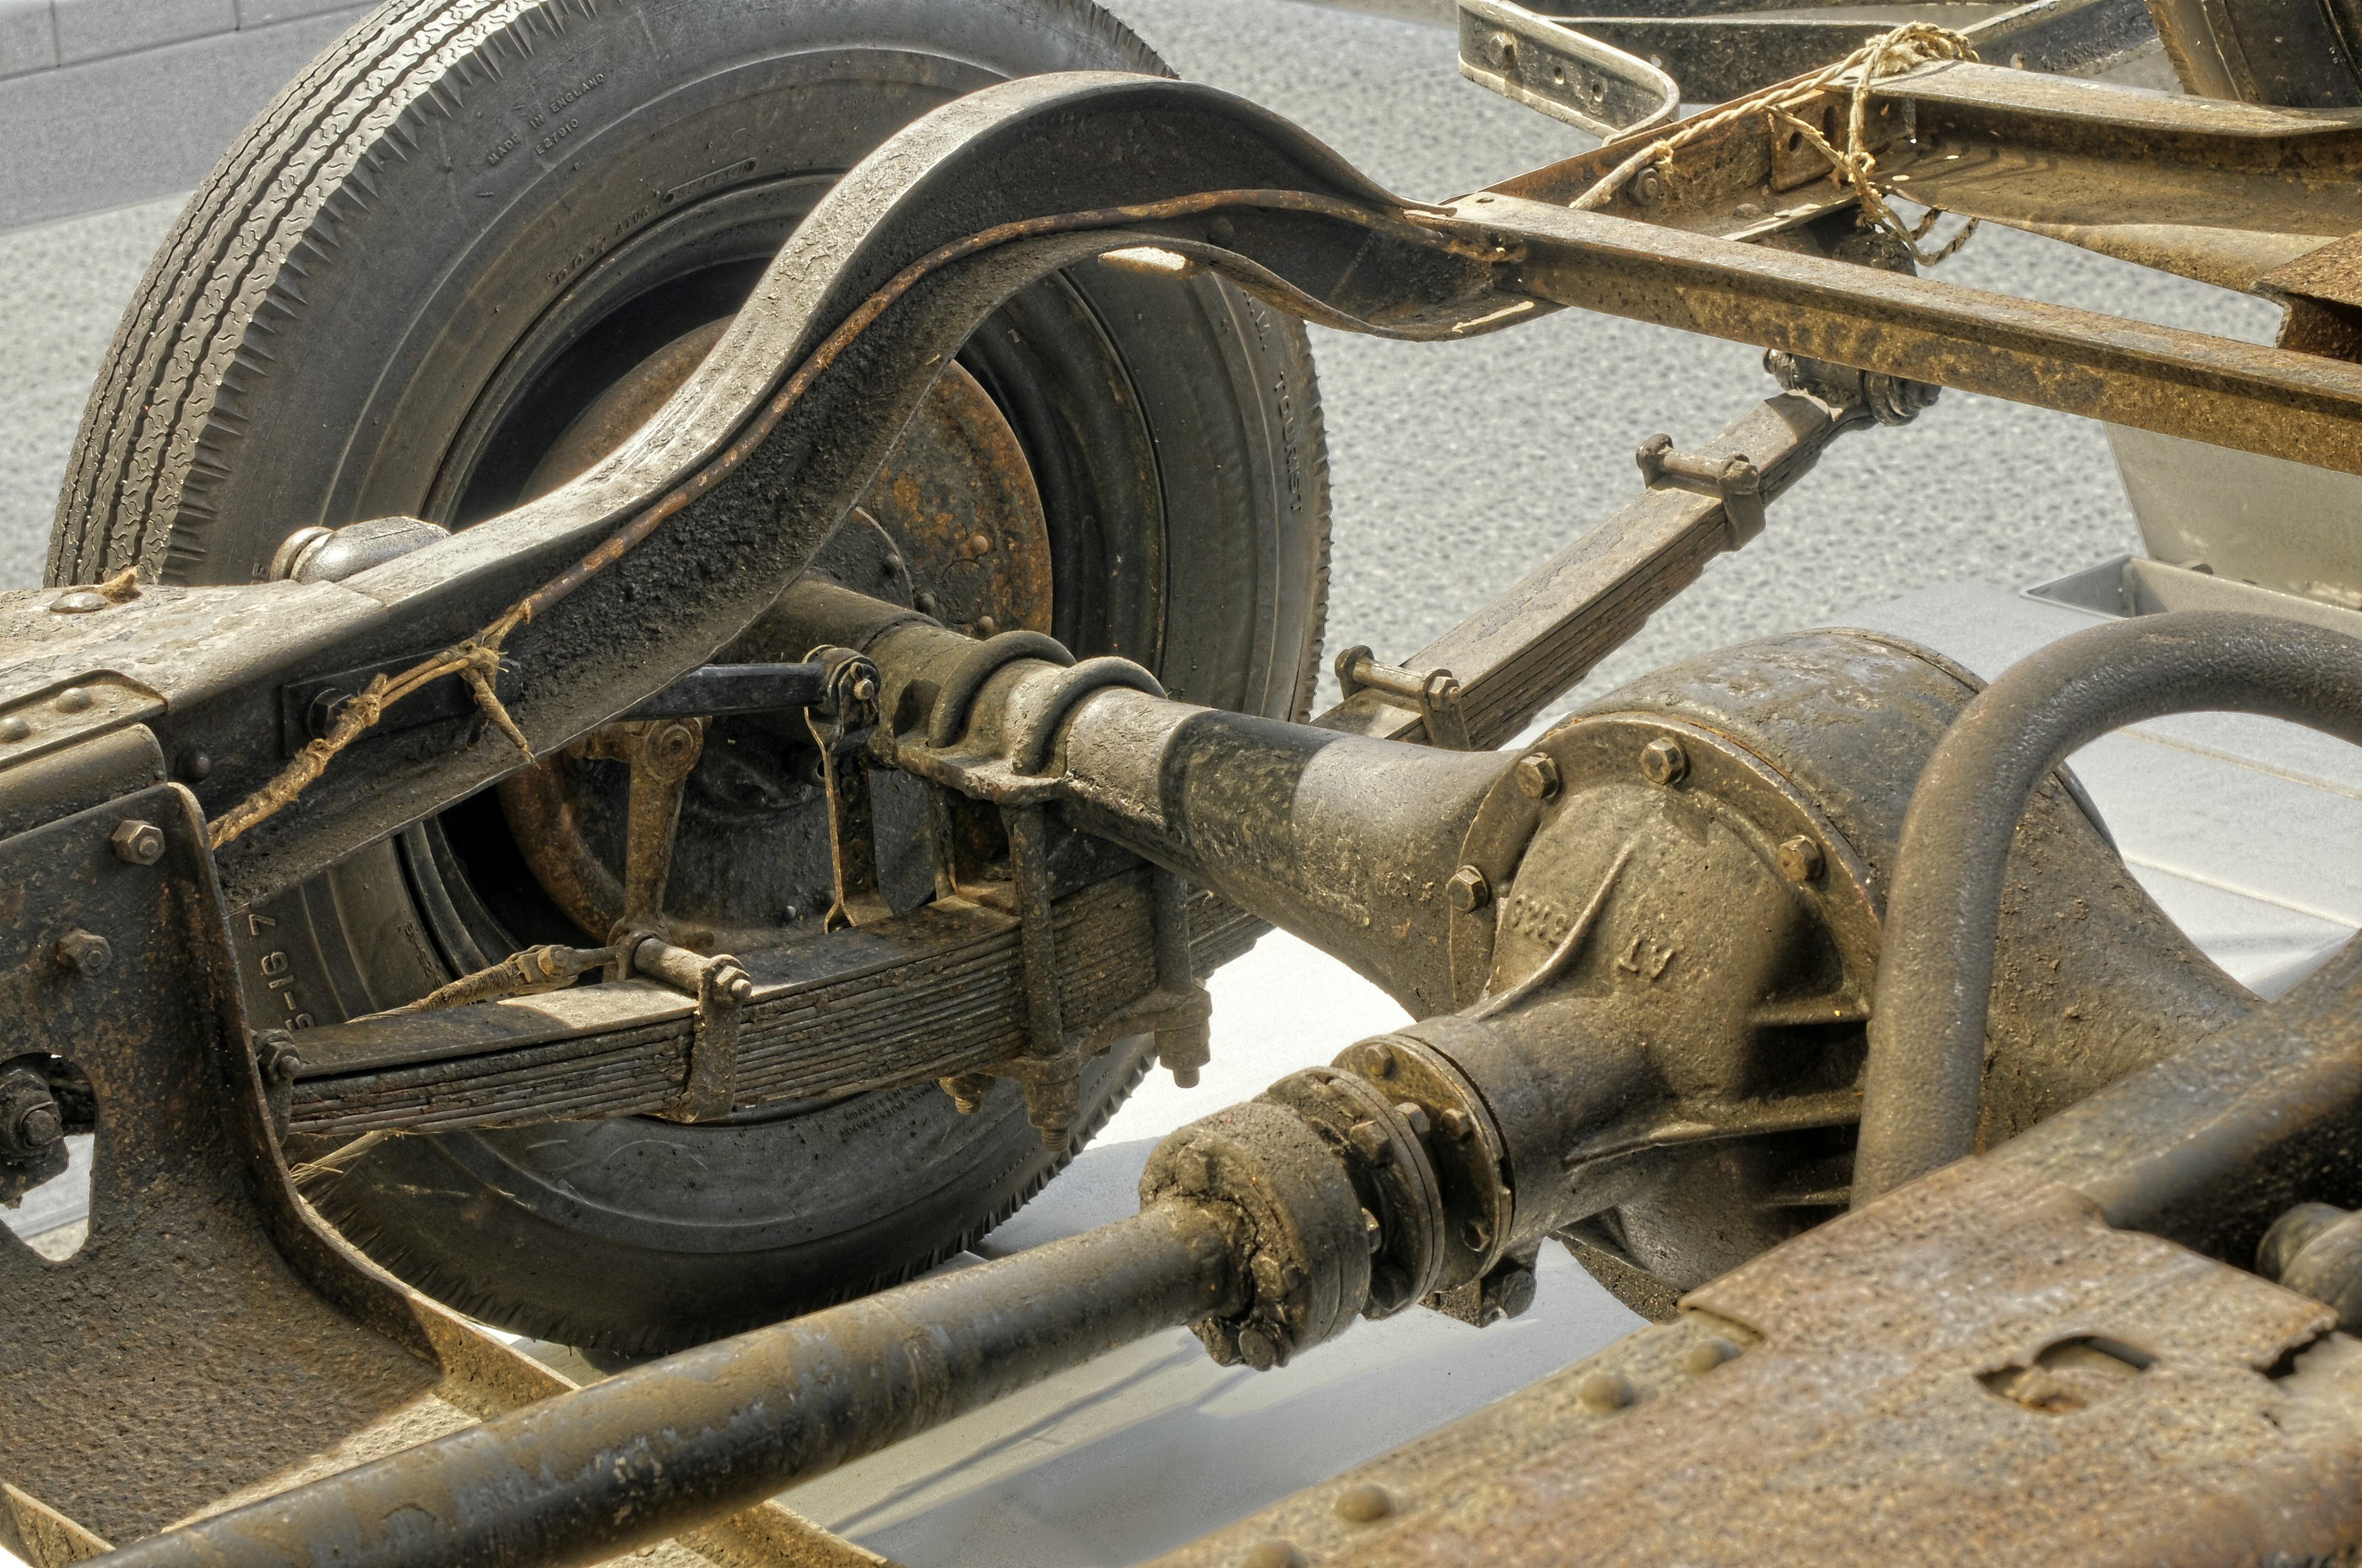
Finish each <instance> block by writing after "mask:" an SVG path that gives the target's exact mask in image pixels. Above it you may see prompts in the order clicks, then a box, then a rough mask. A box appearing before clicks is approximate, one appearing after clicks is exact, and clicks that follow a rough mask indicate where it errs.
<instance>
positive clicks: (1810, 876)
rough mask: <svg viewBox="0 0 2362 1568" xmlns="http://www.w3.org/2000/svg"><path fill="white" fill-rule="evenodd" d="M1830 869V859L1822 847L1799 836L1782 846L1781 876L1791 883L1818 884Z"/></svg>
mask: <svg viewBox="0 0 2362 1568" xmlns="http://www.w3.org/2000/svg"><path fill="white" fill-rule="evenodd" d="M1827 869H1828V859H1827V856H1824V855H1823V854H1822V853H1821V846H1820V845H1817V844H1815V843H1814V842H1813V841H1812V840H1811V839H1809V838H1806V837H1805V835H1804V834H1797V835H1796V836H1795V837H1794V838H1792V839H1789V840H1788V841H1787V842H1785V843H1784V844H1783V845H1780V875H1781V876H1783V877H1785V878H1788V880H1790V881H1791V882H1796V883H1805V882H1817V881H1819V880H1820V879H1821V873H1822V872H1823V871H1826V870H1827Z"/></svg>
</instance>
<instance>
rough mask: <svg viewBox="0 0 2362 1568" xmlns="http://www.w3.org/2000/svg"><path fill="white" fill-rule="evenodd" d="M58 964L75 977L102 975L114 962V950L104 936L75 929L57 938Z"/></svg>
mask: <svg viewBox="0 0 2362 1568" xmlns="http://www.w3.org/2000/svg"><path fill="white" fill-rule="evenodd" d="M58 962H59V963H61V964H63V965H64V966H66V967H67V968H69V969H72V971H73V972H74V973H75V974H77V975H93V976H95V975H104V974H105V973H106V966H108V965H109V964H112V963H114V962H115V949H114V948H113V947H112V946H110V945H108V944H107V940H106V938H105V937H104V936H101V935H99V934H97V933H95V932H88V931H83V930H82V929H80V928H79V927H77V928H76V929H74V930H72V931H69V932H67V933H65V934H64V935H63V936H61V937H60V938H58Z"/></svg>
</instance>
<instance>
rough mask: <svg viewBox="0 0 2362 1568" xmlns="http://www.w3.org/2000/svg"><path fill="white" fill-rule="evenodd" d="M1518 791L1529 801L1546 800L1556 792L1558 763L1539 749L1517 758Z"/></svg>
mask: <svg viewBox="0 0 2362 1568" xmlns="http://www.w3.org/2000/svg"><path fill="white" fill-rule="evenodd" d="M1516 771H1517V778H1518V794H1520V795H1523V796H1525V797H1526V799H1528V800H1529V801H1547V800H1549V799H1550V798H1551V796H1552V795H1555V794H1557V793H1558V764H1557V763H1556V762H1555V761H1553V760H1552V759H1551V757H1549V756H1544V755H1543V754H1542V753H1540V752H1539V751H1535V752H1529V753H1527V754H1526V755H1525V756H1521V757H1519V758H1518V766H1517V770H1516Z"/></svg>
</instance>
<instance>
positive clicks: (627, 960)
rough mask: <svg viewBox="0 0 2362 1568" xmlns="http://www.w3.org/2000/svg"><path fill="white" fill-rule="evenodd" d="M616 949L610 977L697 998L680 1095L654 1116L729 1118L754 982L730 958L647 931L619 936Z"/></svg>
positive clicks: (616, 940) (667, 1118)
mask: <svg viewBox="0 0 2362 1568" xmlns="http://www.w3.org/2000/svg"><path fill="white" fill-rule="evenodd" d="M611 945H613V948H614V951H615V962H614V964H613V966H611V967H610V968H609V970H608V972H607V973H608V977H609V978H611V979H619V980H620V979H624V978H626V977H630V976H632V975H645V976H646V977H648V978H650V979H652V980H657V981H661V982H662V983H663V984H665V985H668V986H670V987H672V988H674V989H675V990H679V991H688V992H690V993H692V994H694V995H695V996H696V998H697V1018H696V1021H695V1022H694V1023H693V1024H692V1026H691V1029H690V1043H689V1066H688V1069H687V1071H685V1072H684V1073H683V1074H682V1075H681V1083H680V1093H679V1094H678V1095H676V1096H675V1097H673V1099H671V1100H670V1101H669V1102H668V1103H667V1104H666V1105H665V1107H664V1109H663V1110H658V1111H656V1112H655V1113H654V1114H656V1115H657V1116H660V1117H662V1118H664V1119H665V1120H666V1121H713V1120H714V1119H715V1118H717V1117H722V1116H727V1115H729V1114H730V1112H731V1110H732V1109H733V1108H734V1106H735V1105H736V1103H737V1096H738V1024H739V1013H740V1010H741V1009H743V1008H744V1007H745V1004H746V1001H747V999H749V998H751V997H752V996H753V995H754V994H755V982H754V980H753V979H752V978H751V977H749V976H748V975H747V973H746V970H745V966H742V965H741V964H740V963H739V962H738V960H737V959H735V958H734V957H732V956H731V955H729V954H727V953H717V954H714V955H712V956H711V957H709V956H707V955H705V954H702V953H692V952H690V950H689V949H688V948H686V947H675V946H674V945H673V944H670V943H668V942H667V941H666V940H665V939H664V938H662V937H660V936H657V935H653V934H651V933H647V932H645V931H619V932H617V933H615V936H614V940H613V943H612V944H611Z"/></svg>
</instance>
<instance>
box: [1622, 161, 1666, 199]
mask: <svg viewBox="0 0 2362 1568" xmlns="http://www.w3.org/2000/svg"><path fill="white" fill-rule="evenodd" d="M1625 190H1626V191H1627V192H1628V193H1630V195H1631V197H1632V199H1633V200H1634V201H1636V202H1638V203H1639V204H1641V205H1642V206H1644V207H1653V206H1655V205H1656V204H1658V203H1659V202H1661V201H1663V200H1664V199H1665V177H1664V176H1663V175H1662V174H1661V173H1659V172H1658V171H1657V166H1656V165H1655V164H1653V163H1651V164H1649V165H1647V166H1646V167H1644V168H1643V169H1642V170H1641V171H1639V173H1638V174H1635V175H1633V176H1632V182H1631V183H1630V184H1629V185H1627V186H1626V187H1625Z"/></svg>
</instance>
